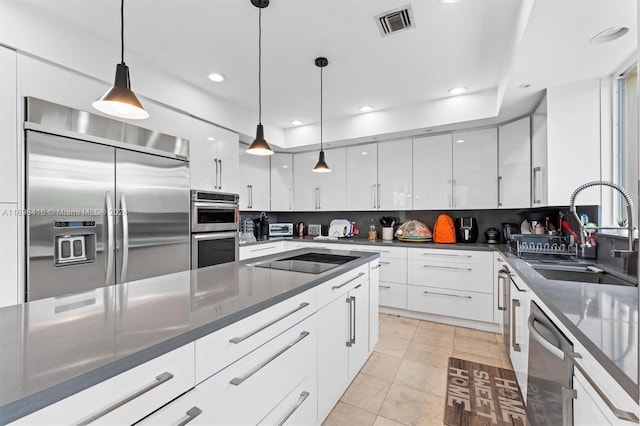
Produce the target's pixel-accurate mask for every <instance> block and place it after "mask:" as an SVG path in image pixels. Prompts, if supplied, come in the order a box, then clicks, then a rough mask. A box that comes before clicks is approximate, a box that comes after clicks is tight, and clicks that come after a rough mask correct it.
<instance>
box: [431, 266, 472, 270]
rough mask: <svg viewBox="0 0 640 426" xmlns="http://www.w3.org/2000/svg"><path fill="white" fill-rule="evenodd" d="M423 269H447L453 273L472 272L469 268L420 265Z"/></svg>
mask: <svg viewBox="0 0 640 426" xmlns="http://www.w3.org/2000/svg"><path fill="white" fill-rule="evenodd" d="M422 267H423V268H433V269H448V270H455V271H473V269H471V268H456V267H455V266H439V265H422Z"/></svg>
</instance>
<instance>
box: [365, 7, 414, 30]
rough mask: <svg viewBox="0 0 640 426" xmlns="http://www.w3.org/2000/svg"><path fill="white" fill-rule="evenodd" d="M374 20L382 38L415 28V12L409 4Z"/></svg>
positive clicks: (382, 14)
mask: <svg viewBox="0 0 640 426" xmlns="http://www.w3.org/2000/svg"><path fill="white" fill-rule="evenodd" d="M374 19H375V20H376V24H377V25H378V30H380V35H381V36H382V37H386V36H388V35H391V34H394V33H397V32H399V31H404V30H408V29H410V28H413V27H415V23H414V21H413V10H412V9H411V5H409V4H408V5H406V6H402V7H399V8H397V9H393V10H389V11H387V12H384V13H381V14H380V15H377V16H375V17H374Z"/></svg>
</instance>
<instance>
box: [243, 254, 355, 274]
mask: <svg viewBox="0 0 640 426" xmlns="http://www.w3.org/2000/svg"><path fill="white" fill-rule="evenodd" d="M357 258H358V257H357V256H342V255H338V254H327V253H305V254H299V255H297V256H291V257H286V258H284V259H278V260H271V261H267V262H260V263H256V264H255V266H257V267H258V268H269V269H279V270H283V271H291V272H304V273H307V274H320V273H322V272H326V271H328V270H329V269H333V268H336V267H338V266H340V265H342V264H343V263H347V262H350V261H352V260H354V259H357Z"/></svg>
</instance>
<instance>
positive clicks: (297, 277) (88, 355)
mask: <svg viewBox="0 0 640 426" xmlns="http://www.w3.org/2000/svg"><path fill="white" fill-rule="evenodd" d="M310 252H325V253H330V254H335V255H342V256H344V255H349V256H354V257H355V259H353V260H351V261H349V262H347V263H344V264H342V265H339V266H336V267H334V268H333V269H330V270H328V271H326V272H322V273H319V274H310V273H302V272H290V271H284V270H278V269H270V268H261V267H257V266H256V263H258V262H257V261H255V260H254V261H247V262H235V263H228V264H223V265H217V266H212V267H209V268H202V269H198V270H192V271H185V272H179V273H175V274H170V275H165V276H160V277H155V278H150V279H146V280H141V281H136V282H131V283H126V284H121V285H117V286H110V287H104V288H99V289H96V290H93V291H89V292H85V293H81V294H74V295H69V296H66V297H58V298H49V299H43V300H39V301H34V302H30V303H25V304H22V305H16V306H10V307H7V308H3V309H0V326H1V330H0V331H1V333H0V339H1V340H0V342H1V343H0V383H1V388H0V423H1V424H5V423H9V422H12V421H14V420H17V419H19V420H25V423H29V421H28V420H27V419H30V417H31V416H29V417H24V416H28V415H30V414H31V413H34V412H35V413H34V414H32V416H34V415H35V416H37V415H38V412H36V411H37V410H41V409H42V410H41V411H40V412H41V413H45V414H46V415H48V417H47V416H45V417H44V418H46V419H47V421H49V422H52V423H55V422H56V418H55V417H52V416H51V414H50V413H53V414H54V415H65V413H64V411H67V413H66V415H68V416H70V417H69V421H72V422H74V423H77V422H81V421H82V420H83V419H86V418H91V416H90V414H93V412H92V411H100V410H102V408H100V410H86V409H85V407H82V406H78V405H79V402H76V403H75V404H74V405H75V407H73V408H74V409H77V410H78V411H79V412H82V411H83V409H85V410H84V411H86V412H87V414H82V413H80V414H78V415H75V414H74V415H73V416H72V415H71V413H69V412H68V411H69V410H70V409H71V407H68V406H65V398H67V399H68V400H72V399H73V398H76V397H78V395H81V394H82V393H85V392H89V391H91V389H93V388H92V387H94V388H97V387H99V386H101V385H103V384H104V383H103V382H107V383H108V382H109V381H110V380H116V379H117V378H118V376H119V375H126V374H128V373H130V372H131V371H134V370H136V369H137V368H142V367H144V366H145V365H147V364H149V363H151V362H154V361H156V360H158V359H161V358H162V357H165V356H169V355H171V354H172V353H177V352H176V351H181V353H180V354H179V356H178V355H176V356H177V358H176V359H178V360H180V359H186V360H187V361H188V362H191V363H193V362H194V357H195V365H193V364H192V365H191V367H189V366H188V365H187V366H186V372H185V374H184V375H185V378H184V379H180V378H179V377H178V376H179V375H178V374H177V373H176V374H175V376H176V378H175V379H174V378H173V375H172V377H171V378H169V379H170V380H169V382H171V381H173V382H180V381H181V380H182V383H184V384H185V386H182V388H180V389H177V390H176V391H175V394H170V395H167V396H166V398H168V399H166V398H164V399H163V398H160V401H162V403H166V402H169V401H170V400H172V399H174V398H175V397H177V396H179V395H181V394H182V393H184V392H187V391H189V390H190V389H192V388H194V386H195V385H196V384H201V383H202V382H204V381H206V380H207V379H208V378H209V377H211V376H214V377H215V374H216V373H217V372H219V371H220V370H223V369H224V368H226V367H227V364H220V363H218V364H216V362H217V360H216V358H220V359H222V358H224V357H225V356H226V355H225V354H223V353H221V354H220V356H218V354H217V352H214V353H211V352H208V353H205V352H203V351H206V350H208V349H210V348H208V346H211V345H210V342H209V341H207V340H206V339H211V337H212V336H213V337H215V336H218V335H219V334H220V332H221V331H223V330H227V329H231V328H233V327H236V326H238V325H239V324H244V325H243V327H244V328H245V331H246V330H247V329H251V328H255V327H257V326H259V325H260V321H265V318H262V317H261V315H263V313H264V312H271V311H274V310H275V309H279V308H278V307H279V306H280V305H281V304H282V303H286V302H287V301H292V300H294V299H295V303H296V306H299V308H296V309H298V310H296V311H295V314H293V312H292V313H290V314H287V315H283V316H282V315H280V316H277V318H276V320H275V321H274V322H272V323H271V324H268V325H267V326H266V327H265V329H266V328H269V329H270V331H268V332H267V333H266V334H267V335H268V337H266V338H264V339H262V340H260V339H258V338H256V337H254V336H251V338H247V337H245V338H244V339H242V340H246V341H247V342H249V344H250V345H251V346H250V347H249V348H248V349H247V350H246V351H244V352H242V351H241V353H240V352H238V353H237V354H236V353H233V354H232V356H231V355H230V357H231V358H229V364H233V362H235V361H236V358H242V357H243V356H245V355H246V354H248V353H250V352H252V351H256V352H258V348H260V347H262V346H265V347H266V346H268V344H269V342H271V341H276V340H277V337H278V336H280V335H284V334H285V333H286V331H287V330H289V329H292V328H293V327H294V326H295V325H296V324H298V323H303V322H308V318H314V321H315V317H316V316H319V315H320V314H321V312H320V311H321V309H322V308H323V307H324V306H325V305H326V306H330V305H331V304H332V303H331V302H332V301H333V300H334V299H336V298H337V296H335V295H334V294H333V293H335V294H336V295H341V294H344V292H347V291H355V289H356V288H362V289H363V290H364V289H366V290H367V293H366V298H363V299H362V300H360V301H361V303H360V304H359V305H360V306H361V308H359V309H360V310H359V311H358V312H364V314H366V325H367V327H366V331H364V330H363V329H360V330H358V338H359V339H358V341H357V342H358V343H356V344H355V346H358V347H359V348H360V347H361V346H362V345H363V343H364V345H365V346H366V350H365V352H364V353H365V354H366V355H367V356H368V353H370V350H371V347H372V346H373V345H374V344H375V341H376V340H377V328H375V327H373V329H372V330H369V327H368V325H369V323H374V322H375V324H376V325H377V298H376V297H375V296H374V297H372V298H371V302H372V303H371V310H369V307H370V305H369V303H368V301H369V300H370V299H369V290H371V291H372V292H373V293H377V282H376V281H375V280H376V277H377V276H376V274H375V273H371V274H370V270H371V268H374V267H375V264H376V263H377V258H378V257H379V255H378V254H377V253H364V252H347V251H340V250H316V249H313V250H312V249H302V250H296V251H295V252H289V253H287V255H289V256H290V255H292V254H305V253H310ZM283 257H285V256H284V255H283V254H279V255H274V256H269V257H265V258H261V259H260V261H265V260H267V261H268V260H277V259H280V258H283ZM342 281H345V282H344V283H343V282H342ZM327 285H328V286H329V289H327V288H326V287H327ZM356 285H357V287H356ZM332 292H333V293H332ZM301 295H304V297H306V298H307V299H308V301H303V302H299V301H298V300H297V299H296V298H300V297H302V296H301ZM307 296H308V297H307ZM307 299H305V300H307ZM354 300H355V296H354ZM362 301H366V302H367V303H362ZM342 302H344V301H342ZM374 304H375V306H374ZM353 305H354V310H355V305H356V304H355V301H354V302H353ZM343 306H344V303H341V304H340V308H343ZM350 307H351V304H349V308H350ZM303 308H304V309H303ZM362 308H365V311H362ZM305 309H308V310H306V311H305ZM274 312H275V311H274ZM349 313H351V311H349ZM316 314H317V315H316ZM354 317H355V313H354ZM280 319H283V322H280V323H278V321H279V320H280ZM349 319H351V317H349ZM341 320H343V321H344V316H343V317H342V318H341ZM287 321H288V322H287ZM276 323H278V324H276ZM283 323H287V324H288V325H287V326H286V327H283V326H282V325H281V324H283ZM272 324H276V325H275V326H274V327H270V326H271V325H272ZM314 324H315V323H314ZM349 325H350V327H349V333H351V326H353V327H355V325H354V324H352V323H350V324H349ZM278 327H280V328H279V329H278ZM271 329H274V330H276V329H277V331H273V330H271ZM345 329H346V327H343V329H342V330H338V331H336V330H332V331H333V334H340V339H341V340H343V339H342V338H343V336H342V335H341V334H342V332H345V333H346V331H345ZM241 331H242V330H240V329H236V330H233V331H232V333H240V332H241ZM261 331H262V330H258V331H257V332H256V334H260V333H259V332H261ZM370 331H371V332H372V333H370ZM303 333H307V334H303ZM311 333H312V338H311V339H309V338H306V336H307V335H309V332H306V331H305V332H302V333H301V334H300V335H301V336H304V337H305V340H307V341H308V342H315V341H316V336H315V330H314V331H312V332H311ZM317 334H318V336H320V337H321V336H322V335H323V331H322V330H318V333H317ZM325 334H326V333H325ZM232 337H233V336H232ZM346 337H347V339H349V338H352V340H353V341H354V342H355V341H356V335H355V331H354V333H353V336H352V335H351V334H348V336H346ZM229 340H230V339H229V338H228V337H226V341H225V343H227V344H229V345H231V346H233V348H232V349H233V350H236V349H235V348H238V347H239V346H241V345H236V343H237V342H232V343H228V341H229ZM231 340H233V339H231ZM213 341H215V339H214V340H213ZM243 344H244V343H243ZM352 345H354V344H352ZM342 346H345V345H344V341H343V342H342ZM312 347H313V348H316V344H315V343H314V344H313V345H312ZM185 348H186V349H185ZM218 349H220V351H222V349H223V348H222V347H221V346H218ZM213 350H214V351H216V350H217V349H216V347H214V348H213ZM362 350H363V349H360V351H362ZM314 351H315V349H314ZM182 352H184V353H182ZM290 352H293V351H292V350H290ZM199 355H203V356H200V360H199V359H198V357H199ZM314 356H315V354H314ZM318 357H320V354H319V355H318ZM352 357H353V356H352ZM208 360H212V363H213V364H215V365H212V366H209V365H207V362H208ZM365 360H366V357H365V358H364V360H361V359H358V363H360V362H361V363H364V361H365ZM200 361H202V362H200ZM175 362H176V361H175V360H169V364H172V363H174V364H175ZM199 362H200V364H199ZM320 364H321V362H320V360H319V361H318V365H320ZM315 365H316V364H315V363H313V364H312V365H310V366H311V367H313V368H315ZM360 366H361V364H360V365H359V366H358V367H357V369H359V367H360ZM156 374H158V373H154V374H153V375H154V376H155V375H156ZM163 374H164V373H163ZM305 374H306V373H305ZM314 375H315V372H314ZM161 376H162V377H161ZM158 377H161V378H160V379H158ZM158 377H156V379H157V380H158V381H161V380H163V377H165V376H163V375H162V374H160V375H159V376H158ZM167 377H168V376H167ZM344 380H345V381H346V380H347V377H345V378H344ZM169 382H168V383H169ZM157 386H158V388H162V386H163V385H162V386H160V385H157ZM138 387H144V382H143V383H142V385H138ZM245 388H246V386H245ZM134 389H135V387H134ZM342 391H344V389H342V390H341V391H340V393H341V392H342ZM150 393H151V392H150ZM125 396H126V395H125ZM339 396H340V394H338V395H336V396H335V400H336V401H337V398H339ZM110 397H111V395H108V394H106V395H103V396H101V399H104V400H109V399H110ZM146 397H147V395H146V394H145V395H143V396H142V398H146ZM314 398H315V396H314ZM327 398H328V400H332V399H333V398H334V395H330V396H328V397H327ZM115 399H116V400H118V399H119V398H115ZM165 399H166V400H165ZM134 402H135V401H134ZM276 402H279V401H276ZM92 403H94V404H95V401H92ZM156 403H157V402H147V403H146V405H145V406H144V407H143V409H144V410H147V411H144V412H141V411H139V410H140V408H139V409H138V410H137V411H138V412H137V413H135V414H136V415H138V418H135V419H132V420H134V421H136V420H139V419H140V418H141V417H144V416H145V415H146V414H147V413H150V412H151V411H154V410H155V409H157V408H159V407H160V406H161V405H162V404H160V405H157V406H155V405H153V404H156ZM107 405H109V404H107ZM56 406H60V407H62V408H61V410H58V411H55V409H54V411H52V412H50V413H49V414H48V413H47V412H48V410H50V409H52V408H55V407H56ZM125 408H126V406H125ZM60 411H62V412H60ZM116 411H117V410H116ZM314 412H315V411H314ZM116 414H117V413H116ZM265 414H266V413H265ZM36 418H37V417H34V419H36ZM107 418H108V416H105V419H107ZM261 418H262V417H260V419H261ZM114 419H117V417H116V418H112V419H111V421H112V422H113V421H114ZM321 420H322V419H320V421H321ZM35 421H36V420H32V421H31V422H32V423H33V422H35ZM37 421H42V419H40V418H38V420H37ZM116 422H117V421H116ZM18 423H20V421H18ZM65 423H66V421H65Z"/></svg>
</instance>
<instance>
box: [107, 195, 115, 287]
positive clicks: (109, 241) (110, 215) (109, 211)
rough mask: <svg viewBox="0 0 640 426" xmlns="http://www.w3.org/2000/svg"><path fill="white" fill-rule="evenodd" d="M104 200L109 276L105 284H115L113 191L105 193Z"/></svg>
mask: <svg viewBox="0 0 640 426" xmlns="http://www.w3.org/2000/svg"><path fill="white" fill-rule="evenodd" d="M104 201H105V204H106V206H107V233H108V234H109V235H108V236H107V247H106V249H105V251H106V252H107V274H106V275H107V276H106V278H105V284H106V285H109V284H113V250H114V247H115V238H116V236H115V234H114V231H113V220H114V219H113V203H112V202H111V192H110V191H107V192H106V193H105V194H104Z"/></svg>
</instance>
